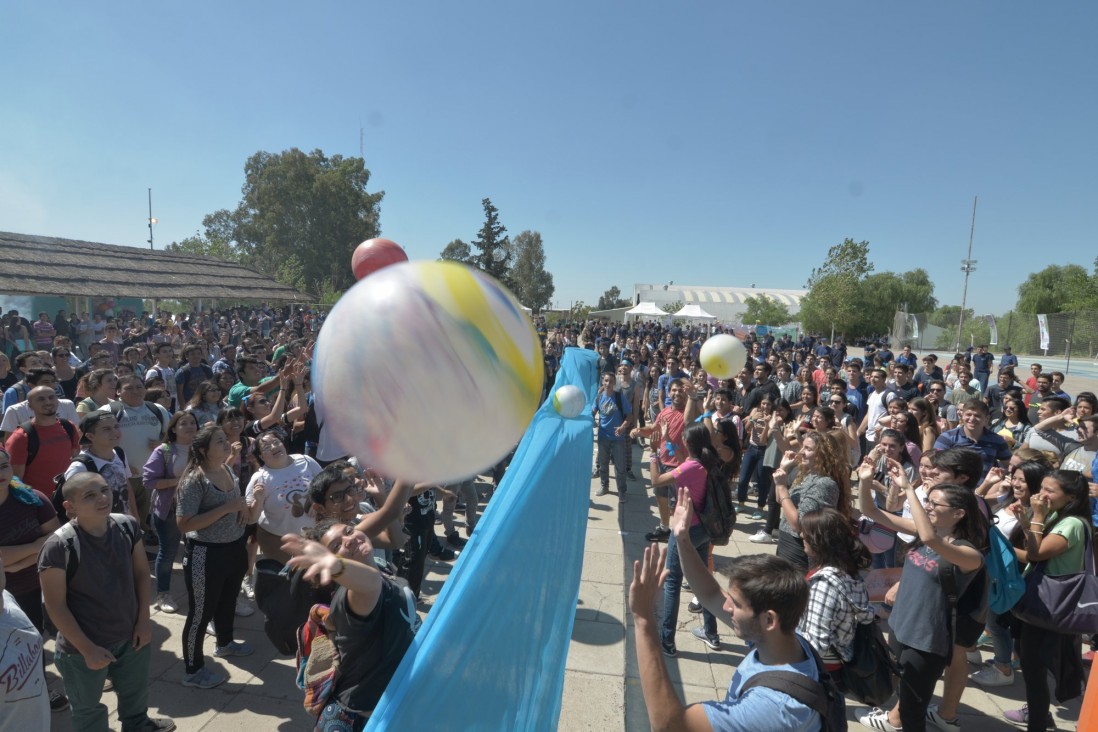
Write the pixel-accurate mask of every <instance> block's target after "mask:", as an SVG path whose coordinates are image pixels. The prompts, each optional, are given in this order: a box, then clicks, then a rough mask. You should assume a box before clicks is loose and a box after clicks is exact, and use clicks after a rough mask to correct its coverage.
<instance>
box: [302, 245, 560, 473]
mask: <svg viewBox="0 0 1098 732" xmlns="http://www.w3.org/2000/svg"><path fill="white" fill-rule="evenodd" d="M542 359H543V357H542V352H541V344H540V342H539V340H538V336H537V333H536V332H535V330H534V327H533V324H532V323H531V322H530V319H529V317H527V315H526V313H525V312H524V311H523V310H522V308H521V307H520V306H519V303H518V301H517V300H515V298H514V296H513V295H512V294H511V293H510V292H508V291H507V289H506V288H504V287H503V286H502V285H500V284H499V283H498V282H496V281H495V280H494V279H492V278H491V277H489V276H488V275H486V274H484V273H482V272H480V271H479V270H475V269H473V268H471V267H467V266H465V265H462V264H456V263H454V262H405V263H403V264H396V265H393V266H390V267H386V268H385V269H383V270H381V271H379V272H377V273H375V274H373V275H371V276H370V277H369V278H368V279H366V280H363V281H362V282H359V283H358V284H356V285H355V286H354V287H352V288H351V289H350V290H348V291H347V293H346V294H344V295H343V297H341V298H340V299H339V302H337V303H336V305H335V307H334V308H332V311H331V314H330V315H329V316H328V319H327V320H326V321H325V323H324V327H323V329H321V331H320V337H319V338H318V339H317V344H316V358H315V361H314V364H313V372H312V373H313V384H314V386H315V388H316V393H317V399H318V401H319V414H320V416H321V417H322V419H323V420H324V438H325V439H326V440H327V439H332V440H334V441H335V442H336V443H337V444H338V445H339V447H340V448H341V449H342V451H344V452H346V453H349V454H352V455H355V456H356V457H358V459H359V460H360V461H361V463H362V465H366V466H369V467H372V468H376V469H377V470H378V471H380V472H381V473H383V474H385V475H387V476H390V477H393V478H400V479H404V480H413V481H417V482H437V483H454V482H457V481H459V480H462V479H464V478H467V477H470V476H472V475H476V474H477V473H479V472H481V471H483V470H484V469H486V468H488V467H490V466H492V465H495V464H496V463H497V462H499V460H500V459H502V458H503V457H504V456H505V455H506V454H507V453H508V452H509V451H510V450H511V448H512V447H514V445H515V443H516V442H518V441H519V439H520V438H521V437H522V434H523V432H524V431H525V430H526V427H527V425H528V424H529V423H530V419H531V417H532V416H533V414H534V411H535V410H536V409H537V406H538V403H539V401H540V399H541V392H542V384H543V379H544V373H543V371H544V364H543V360H542Z"/></svg>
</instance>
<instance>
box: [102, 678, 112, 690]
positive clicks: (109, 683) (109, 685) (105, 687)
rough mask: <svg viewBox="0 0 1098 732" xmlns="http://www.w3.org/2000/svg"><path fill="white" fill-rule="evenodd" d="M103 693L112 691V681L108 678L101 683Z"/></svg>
mask: <svg viewBox="0 0 1098 732" xmlns="http://www.w3.org/2000/svg"><path fill="white" fill-rule="evenodd" d="M103 691H114V679H112V678H111V677H110V676H108V677H107V680H106V681H104V682H103Z"/></svg>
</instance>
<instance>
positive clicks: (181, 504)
mask: <svg viewBox="0 0 1098 732" xmlns="http://www.w3.org/2000/svg"><path fill="white" fill-rule="evenodd" d="M226 472H228V471H226ZM239 498H240V487H239V484H238V483H237V480H236V476H235V475H234V476H233V488H232V490H229V491H223V490H221V489H220V488H218V487H217V486H216V485H214V484H213V483H211V482H210V481H209V479H208V478H206V476H205V474H203V473H201V472H199V471H192V472H191V473H189V474H188V475H187V476H186V477H185V478H184V479H183V480H182V481H180V483H179V488H178V489H177V490H176V493H175V501H176V510H175V513H176V516H196V515H198V514H200V513H206V512H207V511H212V510H213V509H215V508H217V507H218V506H223V505H225V504H226V503H231V502H232V501H235V500H237V499H239ZM238 519H239V513H238V512H235V511H234V512H233V513H228V514H225V515H224V516H222V517H221V518H219V519H218V520H217V521H214V522H213V523H212V524H210V525H209V526H207V527H206V528H204V529H199V530H198V531H188V532H187V538H188V539H192V540H194V541H201V542H205V543H208V544H228V543H229V542H233V541H236V540H237V539H239V538H240V537H242V536H244V527H243V526H241V525H240V522H239V521H238Z"/></svg>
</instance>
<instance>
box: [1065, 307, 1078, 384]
mask: <svg viewBox="0 0 1098 732" xmlns="http://www.w3.org/2000/svg"><path fill="white" fill-rule="evenodd" d="M1078 314H1079V313H1078V311H1073V312H1072V313H1071V330H1070V331H1068V339H1067V364H1065V365H1064V375H1065V376H1067V375H1068V374H1070V373H1071V343H1072V341H1074V340H1075V317H1076V316H1077V315H1078Z"/></svg>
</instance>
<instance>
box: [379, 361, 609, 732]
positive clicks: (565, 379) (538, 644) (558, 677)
mask: <svg viewBox="0 0 1098 732" xmlns="http://www.w3.org/2000/svg"><path fill="white" fill-rule="evenodd" d="M597 358H598V357H597V355H596V354H595V353H594V352H593V351H587V350H584V349H580V348H568V349H566V350H565V353H564V359H563V364H562V365H561V369H560V371H559V372H558V374H557V380H556V384H555V385H554V389H556V388H559V387H561V386H563V385H564V384H573V385H575V386H578V387H579V388H581V389H583V390H584V393H585V394H586V395H587V406H586V408H585V409H584V410H583V411H581V412H580V416H578V417H575V418H573V419H567V420H566V419H563V418H561V416H560V415H559V414H557V412H556V410H554V409H553V400H552V397H551V396H550V398H549V399H547V400H546V401H545V402H544V403H543V404H542V405H541V408H540V409H539V410H538V411H537V413H536V414H535V415H534V419H533V421H532V422H531V424H530V427H529V428H528V429H527V430H526V435H525V436H524V437H523V438H522V442H521V443H520V444H519V447H518V450H517V452H516V453H515V456H514V458H513V459H512V460H511V465H510V467H509V468H508V469H507V474H506V476H505V477H504V479H503V482H502V483H501V485H500V487H499V489H498V490H497V491H496V493H495V495H494V496H493V497H492V500H491V501H490V502H489V504H488V508H487V509H486V510H485V511H484V515H483V517H482V518H481V520H480V523H478V524H477V527H476V530H475V531H474V532H473V536H472V538H471V539H470V540H469V543H468V545H466V547H465V549H464V550H463V551H462V552H461V556H460V557H459V558H458V561H457V563H456V564H455V565H454V568H453V570H452V571H451V572H450V576H449V578H448V579H447V580H446V584H445V585H444V586H443V588H442V593H441V594H440V595H439V597H438V600H437V601H436V602H435V605H434V607H433V608H432V610H431V613H430V614H429V615H428V616H427V621H426V622H425V623H424V624H423V627H422V628H421V629H420V631H419V633H418V634H417V635H416V638H415V641H414V642H413V643H412V646H411V648H409V649H408V652H407V653H406V654H405V656H404V660H403V661H402V662H401V664H400V667H399V668H398V669H397V672H396V674H395V675H394V676H393V678H392V680H391V681H390V682H389V686H388V688H387V689H386V691H385V695H384V696H382V698H381V701H380V702H379V703H378V705H377V708H376V709H375V710H374V714H373V716H372V717H371V718H370V722H369V724H368V725H367V727H366V729H367V730H368V731H369V730H431V729H453V730H463V731H464V730H501V731H502V730H507V731H508V732H510V731H511V730H530V731H533V730H539V731H540V730H548V729H556V727H557V721H558V719H559V717H560V704H561V694H562V693H563V690H564V662H565V658H566V656H567V654H568V644H569V640H570V639H571V637H572V623H573V620H574V619H575V612H576V602H577V600H578V599H579V583H580V568H581V566H582V564H583V546H584V538H585V530H586V525H587V504H588V493H589V492H590V487H591V484H590V473H589V471H590V470H591V454H592V441H591V431H592V428H593V426H594V425H593V422H592V417H591V407H592V404H593V400H594V397H595V388H596V386H595V384H596V378H597V376H598V374H597V373H596V368H595V367H596V361H597Z"/></svg>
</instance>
